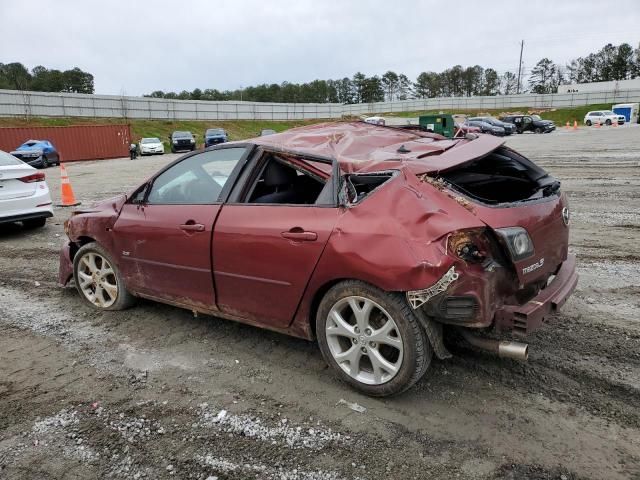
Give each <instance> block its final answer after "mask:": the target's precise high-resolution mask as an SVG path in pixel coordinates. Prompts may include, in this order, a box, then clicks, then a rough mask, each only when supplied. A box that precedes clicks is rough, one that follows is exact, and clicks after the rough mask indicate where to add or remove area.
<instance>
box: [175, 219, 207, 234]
mask: <svg viewBox="0 0 640 480" xmlns="http://www.w3.org/2000/svg"><path fill="white" fill-rule="evenodd" d="M180 230H184V231H185V232H204V225H203V224H201V223H195V222H193V221H189V222H187V223H183V224H182V225H180Z"/></svg>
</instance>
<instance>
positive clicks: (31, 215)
mask: <svg viewBox="0 0 640 480" xmlns="http://www.w3.org/2000/svg"><path fill="white" fill-rule="evenodd" d="M49 217H53V212H52V211H51V207H49V208H48V209H47V210H42V211H37V212H28V213H20V214H18V215H10V216H8V217H0V223H13V222H21V221H23V220H35V219H37V218H49Z"/></svg>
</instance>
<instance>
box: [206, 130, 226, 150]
mask: <svg viewBox="0 0 640 480" xmlns="http://www.w3.org/2000/svg"><path fill="white" fill-rule="evenodd" d="M227 140H228V138H227V132H225V131H224V129H222V128H209V129H207V131H206V132H204V148H207V147H210V146H211V145H217V144H218V143H224V142H226V141H227Z"/></svg>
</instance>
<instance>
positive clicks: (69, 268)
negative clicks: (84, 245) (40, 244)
mask: <svg viewBox="0 0 640 480" xmlns="http://www.w3.org/2000/svg"><path fill="white" fill-rule="evenodd" d="M71 277H73V262H72V261H71V242H70V241H68V240H67V241H66V242H65V243H64V245H63V246H62V248H61V249H60V265H59V267H58V283H59V284H60V285H62V286H63V287H66V286H67V283H69V280H71Z"/></svg>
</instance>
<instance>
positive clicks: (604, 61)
mask: <svg viewBox="0 0 640 480" xmlns="http://www.w3.org/2000/svg"><path fill="white" fill-rule="evenodd" d="M526 76H527V77H528V81H526V82H525V81H524V80H523V79H521V80H520V82H519V81H518V76H517V73H516V72H515V71H506V72H503V73H499V72H498V71H497V70H495V69H493V68H483V67H481V66H480V65H475V66H471V67H463V66H461V65H456V66H454V67H451V68H448V69H446V70H444V71H442V72H433V71H429V72H422V73H420V74H419V75H418V76H417V78H416V79H415V80H414V81H412V80H410V79H409V78H408V77H407V76H406V75H405V74H402V73H399V74H398V73H396V72H392V71H388V72H387V73H385V74H384V75H381V76H378V75H374V76H371V77H368V76H366V75H365V74H363V73H361V72H358V73H356V74H355V75H353V77H351V78H348V77H345V78H342V79H337V80H313V81H312V82H308V83H290V82H283V83H281V84H277V83H272V84H266V83H265V84H262V85H256V86H250V87H247V88H243V89H240V88H239V89H235V90H224V91H220V90H217V89H215V88H207V89H204V90H201V89H199V88H196V89H195V90H193V91H192V92H190V91H187V90H183V91H182V92H179V93H176V92H163V91H161V90H157V91H155V92H152V93H151V94H149V95H145V96H147V97H154V98H175V99H180V100H214V101H224V100H246V101H252V102H283V103H327V102H328V103H343V104H344V103H371V102H382V101H385V100H387V101H393V100H408V99H413V98H433V97H464V96H478V95H487V96H490V95H510V94H514V93H517V92H521V93H524V92H531V93H556V92H557V91H558V86H559V85H562V84H567V83H583V82H600V81H610V80H625V79H629V78H635V77H638V76H640V46H639V47H638V48H636V49H635V50H634V49H633V48H632V47H631V45H629V44H628V43H623V44H621V45H618V46H614V45H612V44H607V45H605V46H604V47H603V48H602V49H600V50H599V51H598V52H595V53H591V54H589V55H587V56H586V57H579V58H576V59H574V60H571V62H569V63H568V64H567V65H561V64H557V63H555V62H553V61H552V60H550V59H548V58H543V59H541V60H539V61H538V62H537V63H536V64H535V66H534V67H533V68H532V69H531V71H530V72H529V74H528V75H526ZM523 77H524V75H523Z"/></svg>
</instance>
